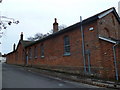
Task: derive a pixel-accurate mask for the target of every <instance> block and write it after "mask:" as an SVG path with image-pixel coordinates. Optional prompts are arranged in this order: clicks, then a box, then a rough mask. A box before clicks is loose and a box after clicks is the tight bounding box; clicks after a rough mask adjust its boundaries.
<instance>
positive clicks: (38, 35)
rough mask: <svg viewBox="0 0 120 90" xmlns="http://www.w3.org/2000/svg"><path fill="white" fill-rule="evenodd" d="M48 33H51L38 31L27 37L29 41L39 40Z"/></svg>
mask: <svg viewBox="0 0 120 90" xmlns="http://www.w3.org/2000/svg"><path fill="white" fill-rule="evenodd" d="M48 35H49V33H47V34H42V33H36V34H35V35H34V36H33V37H28V38H27V39H28V40H29V41H37V40H40V39H42V38H44V37H46V36H48Z"/></svg>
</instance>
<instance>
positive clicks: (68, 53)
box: [64, 36, 70, 55]
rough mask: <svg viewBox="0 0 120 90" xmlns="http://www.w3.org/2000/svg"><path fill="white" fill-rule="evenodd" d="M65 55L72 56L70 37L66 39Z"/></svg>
mask: <svg viewBox="0 0 120 90" xmlns="http://www.w3.org/2000/svg"><path fill="white" fill-rule="evenodd" d="M64 55H70V40H69V37H68V36H65V37H64Z"/></svg>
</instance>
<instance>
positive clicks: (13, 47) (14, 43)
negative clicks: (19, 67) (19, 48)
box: [13, 43, 16, 51]
mask: <svg viewBox="0 0 120 90" xmlns="http://www.w3.org/2000/svg"><path fill="white" fill-rule="evenodd" d="M15 47H16V45H15V43H14V45H13V51H15Z"/></svg>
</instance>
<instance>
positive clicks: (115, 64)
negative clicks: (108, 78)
mask: <svg viewBox="0 0 120 90" xmlns="http://www.w3.org/2000/svg"><path fill="white" fill-rule="evenodd" d="M117 45H118V44H117V43H116V44H115V45H114V46H113V55H114V67H115V79H116V82H118V80H119V79H118V68H117V58H116V46H117ZM114 87H117V83H115V85H114Z"/></svg>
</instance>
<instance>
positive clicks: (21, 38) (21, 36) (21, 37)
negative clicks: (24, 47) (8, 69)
mask: <svg viewBox="0 0 120 90" xmlns="http://www.w3.org/2000/svg"><path fill="white" fill-rule="evenodd" d="M20 40H23V32H21V35H20Z"/></svg>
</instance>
